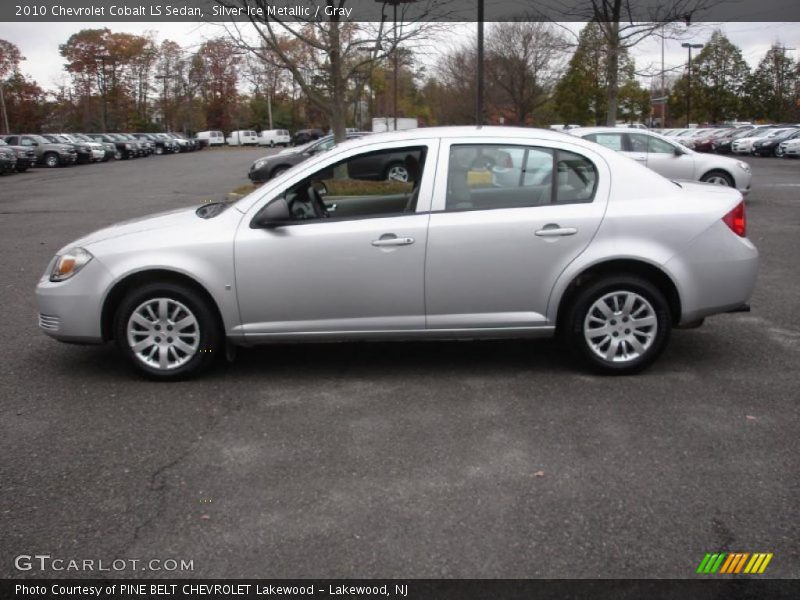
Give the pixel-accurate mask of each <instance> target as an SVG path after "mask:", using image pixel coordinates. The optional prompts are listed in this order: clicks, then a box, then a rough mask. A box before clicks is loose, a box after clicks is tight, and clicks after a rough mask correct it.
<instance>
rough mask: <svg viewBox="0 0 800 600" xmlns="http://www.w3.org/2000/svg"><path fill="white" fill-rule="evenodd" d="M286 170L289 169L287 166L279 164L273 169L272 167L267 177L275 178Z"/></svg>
mask: <svg viewBox="0 0 800 600" xmlns="http://www.w3.org/2000/svg"><path fill="white" fill-rule="evenodd" d="M288 170H289V167H287V166H286V165H281V166H280V167H275V168H274V169H272V173H270V176H269V178H270V179H275V178H276V177H277V176H278V175H280V174H281V173H284V172H286V171H288Z"/></svg>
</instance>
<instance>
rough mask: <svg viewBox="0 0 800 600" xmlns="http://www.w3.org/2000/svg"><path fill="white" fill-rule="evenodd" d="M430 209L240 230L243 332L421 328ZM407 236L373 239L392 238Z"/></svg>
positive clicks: (238, 283)
mask: <svg viewBox="0 0 800 600" xmlns="http://www.w3.org/2000/svg"><path fill="white" fill-rule="evenodd" d="M428 219H429V215H427V214H415V213H412V214H408V215H403V216H396V217H386V218H369V219H355V220H352V221H349V220H345V221H326V220H320V221H315V222H309V223H304V224H299V225H289V226H286V227H280V228H274V229H250V228H249V226H247V225H245V226H243V227H241V228H240V230H239V235H238V237H237V240H236V286H237V290H238V296H239V309H240V312H241V316H242V323H243V328H244V332H245V333H246V334H248V335H258V334H275V333H304V332H309V333H313V332H332V331H381V330H395V329H423V328H424V326H425V302H424V295H423V272H424V260H425V244H426V235H427V225H428ZM392 235H394V236H396V237H397V238H401V239H411V240H412V241H411V242H410V243H403V244H398V245H378V246H375V245H373V242H376V241H378V240H381V238H383V239H386V238H388V237H390V236H392Z"/></svg>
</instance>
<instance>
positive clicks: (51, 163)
mask: <svg viewBox="0 0 800 600" xmlns="http://www.w3.org/2000/svg"><path fill="white" fill-rule="evenodd" d="M58 163H59V160H58V154H53V153H52V152H48V153H47V154H45V155H44V165H45V166H46V167H48V168H50V169H53V168H55V167H57V166H58Z"/></svg>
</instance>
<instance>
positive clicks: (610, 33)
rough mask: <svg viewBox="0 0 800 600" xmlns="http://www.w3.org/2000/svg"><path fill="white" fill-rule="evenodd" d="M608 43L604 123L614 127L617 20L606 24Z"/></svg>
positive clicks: (618, 41)
mask: <svg viewBox="0 0 800 600" xmlns="http://www.w3.org/2000/svg"><path fill="white" fill-rule="evenodd" d="M606 27H607V28H608V29H607V35H606V40H607V43H608V59H607V60H606V100H607V103H608V112H607V113H606V125H608V126H609V127H614V126H615V125H616V124H617V99H618V96H619V46H620V40H619V22H613V23H607V24H606Z"/></svg>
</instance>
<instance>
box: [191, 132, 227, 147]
mask: <svg viewBox="0 0 800 600" xmlns="http://www.w3.org/2000/svg"><path fill="white" fill-rule="evenodd" d="M197 139H198V140H208V145H209V146H224V145H225V134H224V133H222V132H221V131H200V132H198V134H197Z"/></svg>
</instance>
